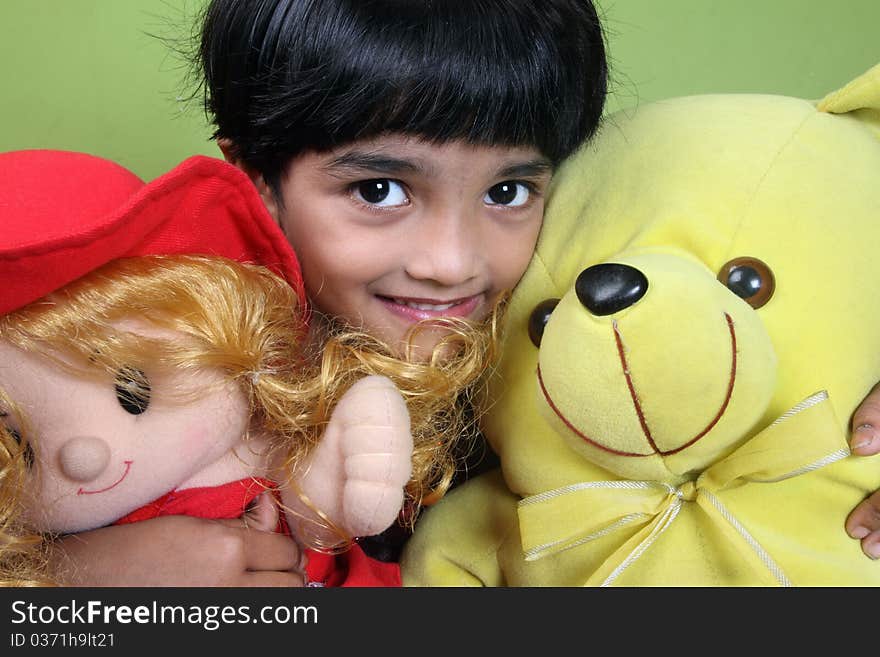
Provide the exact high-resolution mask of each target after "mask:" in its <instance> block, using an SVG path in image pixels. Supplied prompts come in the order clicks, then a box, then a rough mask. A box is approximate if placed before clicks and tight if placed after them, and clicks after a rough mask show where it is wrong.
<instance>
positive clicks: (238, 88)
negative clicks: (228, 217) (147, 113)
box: [197, 0, 607, 190]
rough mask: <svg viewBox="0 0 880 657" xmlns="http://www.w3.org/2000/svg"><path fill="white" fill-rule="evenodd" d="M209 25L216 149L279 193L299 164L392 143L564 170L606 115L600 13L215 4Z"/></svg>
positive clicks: (454, 6) (415, 4)
mask: <svg viewBox="0 0 880 657" xmlns="http://www.w3.org/2000/svg"><path fill="white" fill-rule="evenodd" d="M202 20H203V23H202V25H201V30H200V34H201V42H200V44H199V53H198V62H197V65H198V66H199V67H200V68H201V71H200V72H201V74H202V75H203V78H204V85H205V87H204V94H205V108H206V111H207V113H208V114H209V115H210V116H211V117H212V118H213V122H214V124H215V126H216V131H215V133H214V137H215V138H225V139H228V140H229V141H230V142H231V145H232V148H233V150H234V153H235V155H236V156H237V157H239V158H241V160H242V161H243V162H244V163H245V164H246V165H248V166H249V167H252V168H254V169H256V170H257V171H259V172H260V173H261V174H262V175H263V177H264V178H265V179H266V181H267V182H268V183H269V184H270V185H271V186H272V187H273V188H275V189H276V190H277V189H278V183H279V180H280V175H281V173H282V171H283V168H284V166H285V165H286V164H287V162H288V161H289V160H290V159H291V158H292V157H294V156H296V155H298V154H299V153H301V152H303V151H307V150H317V151H322V150H328V149H331V148H333V147H335V146H338V145H342V144H346V143H349V142H351V141H355V140H358V139H363V138H370V137H375V136H377V135H380V134H383V133H387V132H400V133H405V134H410V135H415V136H418V137H421V138H424V139H426V140H429V141H436V142H445V141H451V140H455V139H464V140H467V141H469V142H472V143H475V144H484V145H492V144H503V145H511V146H516V145H528V146H534V147H536V148H537V149H538V150H539V151H541V153H542V154H543V155H544V156H545V157H547V158H549V159H550V160H551V162H553V163H554V164H556V163H558V162H559V161H560V160H562V159H563V158H565V157H566V156H568V155H569V154H570V153H571V152H573V151H574V149H575V148H577V146H578V145H579V144H581V143H582V142H583V141H584V140H586V139H587V138H589V137H590V136H591V135H592V134H593V132H594V131H595V130H596V127H597V125H598V123H599V120H600V117H601V114H602V110H603V106H604V101H605V94H606V86H607V63H606V56H605V44H604V38H603V33H602V28H601V25H600V22H599V19H598V16H597V14H596V9H595V7H594V6H593V4H592V3H591V2H590V1H589V0H212V2H210V4H209V5H208V6H207V8H206V10H205V14H204V16H203V19H202Z"/></svg>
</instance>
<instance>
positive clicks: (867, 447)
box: [846, 384, 880, 559]
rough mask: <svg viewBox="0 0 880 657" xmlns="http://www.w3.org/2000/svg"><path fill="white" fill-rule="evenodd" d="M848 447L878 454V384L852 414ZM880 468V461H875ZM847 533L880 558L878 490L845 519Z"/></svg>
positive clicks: (858, 453)
mask: <svg viewBox="0 0 880 657" xmlns="http://www.w3.org/2000/svg"><path fill="white" fill-rule="evenodd" d="M852 429H853V431H852V438H851V439H850V448H851V449H852V453H853V454H855V455H857V456H872V455H874V454H877V453H880V384H877V385H876V386H874V388H873V390H871V392H870V393H869V394H868V396H867V397H865V400H864V401H863V402H862V403H861V404H860V405H859V407H858V408H857V409H856V412H855V413H853V420H852ZM877 467H878V468H880V463H878V464H877ZM846 533H847V534H849V535H850V536H852V537H853V538H857V539H859V540H860V541H861V543H862V551H863V552H864V553H865V554H866V555H868V556H869V557H871V558H872V559H877V558H880V491H876V492H875V493H874V494H873V495H871V496H870V497H869V498H868V499H866V500H864V501H863V502H861V504H859V505H858V506H857V507H856V508H855V509H853V510H852V512H851V513H850V514H849V517H848V518H847V519H846Z"/></svg>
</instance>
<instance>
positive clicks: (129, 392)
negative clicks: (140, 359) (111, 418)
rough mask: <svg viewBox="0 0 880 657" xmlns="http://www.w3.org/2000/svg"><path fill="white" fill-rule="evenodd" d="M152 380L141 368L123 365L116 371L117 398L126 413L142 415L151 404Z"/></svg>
mask: <svg viewBox="0 0 880 657" xmlns="http://www.w3.org/2000/svg"><path fill="white" fill-rule="evenodd" d="M150 392H151V390H150V380H149V379H148V378H147V375H146V374H144V373H143V372H142V371H141V370H139V369H137V368H134V367H123V368H122V369H121V370H119V371H118V372H117V373H116V399H117V400H118V401H119V405H120V406H122V408H123V410H124V411H125V412H126V413H130V414H132V415H140V414H141V413H143V412H144V411H146V410H147V407H148V406H149V405H150Z"/></svg>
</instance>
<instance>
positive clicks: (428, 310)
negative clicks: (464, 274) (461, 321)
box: [376, 294, 483, 322]
mask: <svg viewBox="0 0 880 657" xmlns="http://www.w3.org/2000/svg"><path fill="white" fill-rule="evenodd" d="M376 298H377V299H379V301H381V302H382V304H383V305H384V306H385V307H386V308H387V309H388V310H389V311H391V312H392V313H394V314H395V315H397V316H398V317H402V318H403V319H405V320H407V321H409V322H418V321H421V320H424V319H438V318H441V317H462V318H464V317H469V316H470V315H472V314H473V313H474V311H475V310H476V309H477V308H478V307H479V306H480V304H481V303H482V301H483V295H482V294H475V295H473V296H469V297H462V298H458V299H423V298H413V297H388V296H383V295H378V294H377V295H376Z"/></svg>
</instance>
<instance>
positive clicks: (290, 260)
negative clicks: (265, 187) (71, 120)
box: [0, 150, 305, 315]
mask: <svg viewBox="0 0 880 657" xmlns="http://www.w3.org/2000/svg"><path fill="white" fill-rule="evenodd" d="M0 174H2V175H0V199H2V201H0V213H2V215H3V230H2V233H0V281H3V287H4V293H3V295H2V297H0V315H3V314H6V313H8V312H12V311H13V310H16V309H18V308H21V307H23V306H26V305H27V304H29V303H31V302H32V301H36V300H37V299H39V298H40V297H43V296H45V295H46V294H49V293H50V292H53V291H55V290H57V289H58V288H60V287H63V286H64V285H66V284H67V283H70V282H72V281H74V280H76V279H77V278H79V277H80V276H83V275H84V274H86V273H88V272H90V271H93V270H94V269H97V268H98V267H100V266H101V265H104V264H106V263H108V262H110V261H111V260H114V259H116V258H123V257H130V256H143V255H177V254H189V255H196V254H198V255H215V256H223V257H226V258H230V259H232V260H238V261H239V262H250V263H255V264H261V265H264V266H266V267H268V268H269V269H271V270H272V271H274V272H275V273H276V274H278V275H279V276H283V277H284V278H285V279H286V280H287V282H288V283H290V285H291V287H293V288H294V289H295V290H296V291H297V293H298V294H299V296H300V299H301V301H302V303H303V306H305V291H304V288H303V282H302V274H301V272H300V267H299V262H298V261H297V259H296V256H295V255H294V253H293V250H292V249H291V248H290V245H289V244H288V242H287V239H286V238H285V236H284V234H283V233H282V232H281V229H280V228H279V227H278V225H277V224H276V223H275V221H274V220H273V219H272V217H271V216H270V215H269V212H268V210H266V207H265V205H264V204H263V201H262V199H261V198H260V195H259V193H258V192H257V190H256V188H255V187H254V185H253V183H251V181H250V180H249V179H248V177H247V176H246V175H245V174H244V173H242V172H241V171H240V170H238V169H237V168H236V167H234V166H232V165H231V164H227V163H226V162H224V161H223V160H219V159H217V158H212V157H206V156H203V155H196V156H193V157H191V158H189V159H187V160H184V161H183V162H181V163H180V164H179V165H177V166H176V167H174V168H173V169H172V170H171V171H169V172H168V173H166V174H164V175H162V176H159V177H158V178H156V179H155V180H153V181H150V182H149V183H144V182H143V181H141V180H140V179H139V178H138V177H137V176H135V175H134V174H133V173H131V172H130V171H128V170H127V169H125V168H123V167H121V166H120V165H118V164H116V163H115V162H111V161H110V160H105V159H103V158H100V157H96V156H94V155H89V154H87V153H77V152H72V151H58V150H24V151H9V152H6V153H0Z"/></svg>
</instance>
